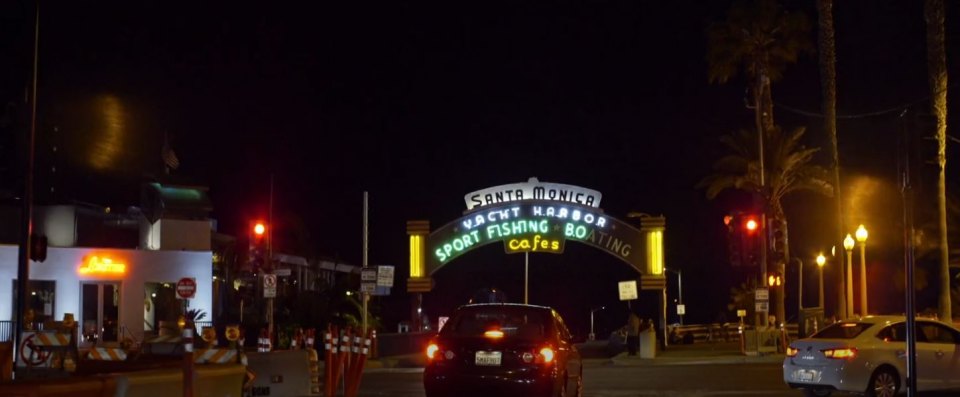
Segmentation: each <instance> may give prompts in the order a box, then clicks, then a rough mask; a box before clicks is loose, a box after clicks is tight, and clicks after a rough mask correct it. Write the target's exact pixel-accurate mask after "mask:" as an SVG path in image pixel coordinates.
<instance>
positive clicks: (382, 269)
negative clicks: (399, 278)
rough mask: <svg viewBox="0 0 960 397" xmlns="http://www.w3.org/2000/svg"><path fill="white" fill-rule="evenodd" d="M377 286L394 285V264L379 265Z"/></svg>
mask: <svg viewBox="0 0 960 397" xmlns="http://www.w3.org/2000/svg"><path fill="white" fill-rule="evenodd" d="M377 286H378V287H392V286H393V266H377Z"/></svg>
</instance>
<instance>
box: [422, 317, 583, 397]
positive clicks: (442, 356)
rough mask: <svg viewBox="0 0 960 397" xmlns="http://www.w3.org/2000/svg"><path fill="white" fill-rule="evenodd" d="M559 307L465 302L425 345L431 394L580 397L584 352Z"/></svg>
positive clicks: (426, 386) (430, 396)
mask: <svg viewBox="0 0 960 397" xmlns="http://www.w3.org/2000/svg"><path fill="white" fill-rule="evenodd" d="M571 339H572V337H571V335H570V332H569V330H568V329H567V327H566V326H565V325H564V323H563V319H562V318H561V317H560V315H559V314H557V312H556V311H555V310H553V309H551V308H549V307H544V306H534V305H520V304H509V303H494V304H470V305H465V306H461V307H460V308H458V309H457V310H456V311H455V312H454V313H453V314H452V315H451V317H450V320H449V321H447V323H446V324H445V325H444V326H443V328H442V329H441V330H440V332H439V334H438V335H437V336H436V337H435V338H434V339H433V340H432V341H431V342H430V343H429V344H428V346H427V349H426V354H427V365H426V368H425V369H424V372H423V386H424V389H425V391H426V395H427V397H438V396H464V395H471V394H477V395H484V396H502V395H515V396H551V397H567V396H577V397H579V396H580V395H581V393H582V390H583V380H582V374H583V367H582V363H581V359H580V353H579V352H578V351H577V348H576V347H575V346H574V344H573V342H572V340H571Z"/></svg>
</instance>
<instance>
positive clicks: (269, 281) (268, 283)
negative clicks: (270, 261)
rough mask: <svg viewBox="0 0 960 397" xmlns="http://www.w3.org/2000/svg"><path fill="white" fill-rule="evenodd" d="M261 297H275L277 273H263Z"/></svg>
mask: <svg viewBox="0 0 960 397" xmlns="http://www.w3.org/2000/svg"><path fill="white" fill-rule="evenodd" d="M263 297H264V298H276V297H277V275H276V274H264V275H263Z"/></svg>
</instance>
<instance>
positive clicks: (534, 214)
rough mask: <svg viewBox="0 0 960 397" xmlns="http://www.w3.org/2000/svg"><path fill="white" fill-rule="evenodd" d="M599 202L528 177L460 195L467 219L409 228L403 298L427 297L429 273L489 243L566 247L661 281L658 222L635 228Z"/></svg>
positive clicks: (575, 189) (523, 248)
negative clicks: (584, 248) (595, 252)
mask: <svg viewBox="0 0 960 397" xmlns="http://www.w3.org/2000/svg"><path fill="white" fill-rule="evenodd" d="M601 197H602V196H601V195H600V193H599V192H597V191H595V190H591V189H586V188H582V187H579V186H572V185H564V184H556V183H542V182H540V181H538V180H536V179H535V178H531V179H530V180H529V181H528V182H525V183H514V184H508V185H501V186H495V187H491V188H487V189H483V190H479V191H476V192H473V193H469V194H467V195H466V196H465V197H464V199H465V201H466V204H467V211H466V213H465V214H464V215H463V216H462V217H460V218H458V219H456V220H454V221H452V222H450V223H447V224H446V225H444V226H442V227H440V228H439V229H436V230H434V231H430V230H429V223H428V222H426V221H410V222H408V223H407V229H408V231H407V232H408V234H409V235H410V275H411V279H410V280H408V291H410V292H426V291H429V290H430V289H432V281H431V279H430V277H431V276H432V275H433V274H434V273H435V272H436V271H438V270H439V269H441V268H443V267H444V266H445V265H447V264H449V263H450V262H452V261H454V260H455V259H456V258H458V257H460V256H462V255H464V254H466V253H467V252H470V251H472V250H474V249H476V248H479V247H482V246H485V245H488V244H492V243H501V244H503V246H504V250H505V252H507V253H516V252H543V253H557V254H559V253H562V252H563V249H564V247H565V245H566V242H567V241H573V242H577V243H582V244H586V245H589V246H592V247H594V248H597V249H599V250H601V251H603V252H606V253H607V254H610V255H612V256H614V257H616V258H617V259H619V260H621V261H623V262H625V263H627V264H628V265H630V266H631V267H633V268H634V269H635V270H637V272H638V273H640V274H644V275H656V276H660V275H662V274H663V231H664V226H665V225H664V219H663V218H662V217H651V218H647V219H646V221H644V219H641V227H640V228H639V229H638V228H636V227H633V226H632V225H630V224H627V223H626V222H623V221H621V220H619V219H616V218H614V217H611V216H609V215H607V214H605V213H604V212H603V210H602V209H600V208H599V204H600V199H601Z"/></svg>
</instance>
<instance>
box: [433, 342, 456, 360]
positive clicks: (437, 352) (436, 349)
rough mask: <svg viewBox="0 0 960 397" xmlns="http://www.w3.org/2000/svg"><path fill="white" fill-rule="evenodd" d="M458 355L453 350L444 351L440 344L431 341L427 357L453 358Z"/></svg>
mask: <svg viewBox="0 0 960 397" xmlns="http://www.w3.org/2000/svg"><path fill="white" fill-rule="evenodd" d="M455 356H456V355H455V354H454V353H453V350H446V351H444V350H443V349H442V348H441V347H440V345H438V344H436V343H435V342H431V343H430V344H429V345H427V359H428V360H453V358H454V357H455Z"/></svg>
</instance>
